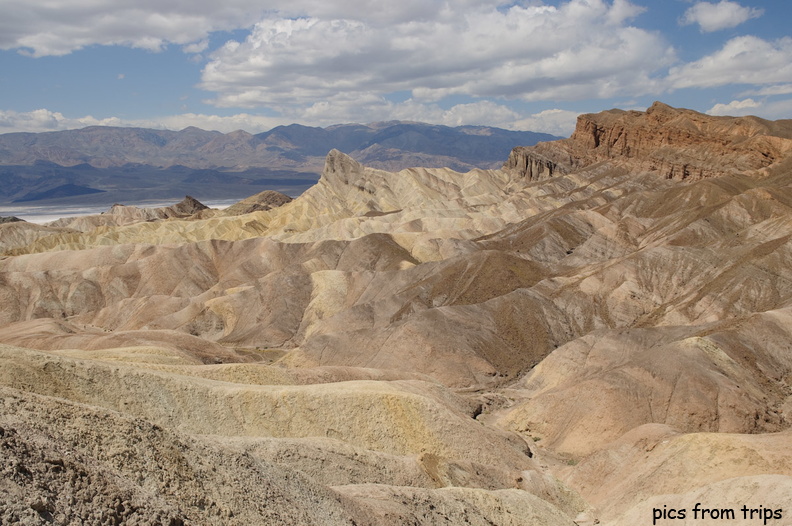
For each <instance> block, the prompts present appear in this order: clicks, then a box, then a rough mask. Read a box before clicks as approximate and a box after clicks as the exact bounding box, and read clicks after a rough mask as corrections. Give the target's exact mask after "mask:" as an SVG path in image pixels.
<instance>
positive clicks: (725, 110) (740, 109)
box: [706, 99, 761, 116]
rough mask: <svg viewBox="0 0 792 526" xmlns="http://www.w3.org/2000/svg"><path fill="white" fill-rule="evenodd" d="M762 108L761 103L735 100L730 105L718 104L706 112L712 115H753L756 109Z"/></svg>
mask: <svg viewBox="0 0 792 526" xmlns="http://www.w3.org/2000/svg"><path fill="white" fill-rule="evenodd" d="M759 107H761V104H760V103H759V102H756V101H755V100H753V99H744V100H733V101H731V102H730V103H728V104H716V105H714V106H713V107H712V108H710V109H709V110H707V111H706V113H708V114H710V115H732V116H741V115H752V112H754V111H756V108H759Z"/></svg>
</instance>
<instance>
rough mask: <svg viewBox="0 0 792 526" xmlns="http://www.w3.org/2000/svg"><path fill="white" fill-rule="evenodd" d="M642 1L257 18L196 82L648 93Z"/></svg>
mask: <svg viewBox="0 0 792 526" xmlns="http://www.w3.org/2000/svg"><path fill="white" fill-rule="evenodd" d="M640 11H641V9H640V8H638V7H636V6H634V5H632V4H630V3H629V2H627V1H626V0H617V1H616V2H614V3H612V4H610V3H607V2H604V1H602V0H571V1H569V2H566V3H564V4H562V5H561V6H560V7H557V8H556V7H552V6H545V5H540V6H533V5H532V6H525V7H524V6H521V5H515V6H512V7H511V8H509V9H508V10H506V11H502V10H497V9H495V8H494V7H493V5H492V4H489V5H488V4H486V3H485V4H480V5H479V4H477V5H475V6H473V5H472V6H471V7H470V8H469V9H467V10H455V11H454V12H452V13H443V14H442V16H440V12H438V13H437V14H436V16H434V17H433V18H426V19H415V20H409V21H405V22H403V23H397V24H389V25H378V24H377V23H376V22H375V21H372V20H368V19H363V18H361V17H350V18H321V17H310V18H301V19H296V20H292V19H284V18H281V17H271V18H267V19H265V20H262V21H261V22H259V23H257V24H256V25H255V27H254V29H253V31H252V33H251V34H250V36H249V37H248V38H246V39H245V40H244V41H243V42H237V41H230V42H228V43H227V44H226V45H225V46H223V47H221V48H220V49H218V50H217V51H216V52H214V53H213V54H212V55H211V56H210V62H209V63H208V64H207V65H206V67H205V68H204V71H203V77H202V79H203V81H202V84H201V87H202V88H203V89H206V90H208V91H213V92H215V93H217V96H216V98H215V99H213V102H214V103H215V104H217V105H218V106H221V107H257V106H272V105H282V104H311V103H313V102H315V101H317V100H318V101H323V100H328V99H332V98H333V97H336V96H338V95H339V94H346V95H347V96H349V97H350V98H352V99H355V98H358V97H363V98H365V97H366V96H367V95H368V94H383V93H390V92H395V91H410V92H411V93H412V96H413V98H414V99H415V100H418V101H422V102H433V101H439V100H441V99H443V98H444V97H447V96H450V95H467V96H473V97H504V98H514V99H523V100H529V101H530V100H539V99H548V98H549V99H553V100H563V99H580V98H590V97H612V96H616V95H619V94H625V93H626V94H645V93H655V92H657V91H658V90H659V89H660V86H659V83H658V81H657V80H656V79H654V78H653V76H654V74H655V72H656V71H658V70H659V68H662V67H663V66H667V65H669V64H670V63H671V62H672V61H673V59H674V55H673V50H672V48H671V47H670V46H669V45H668V44H667V43H666V42H664V41H663V40H662V38H661V37H659V36H658V35H657V34H654V33H651V32H648V31H644V30H641V29H637V28H634V27H630V26H628V25H625V21H626V20H627V19H629V18H630V17H632V16H635V15H636V14H637V13H639V12H640Z"/></svg>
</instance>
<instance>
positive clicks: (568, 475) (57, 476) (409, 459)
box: [0, 102, 792, 526]
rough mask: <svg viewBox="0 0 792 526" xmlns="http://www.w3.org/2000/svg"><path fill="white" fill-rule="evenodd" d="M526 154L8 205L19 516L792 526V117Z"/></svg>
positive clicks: (589, 136)
mask: <svg viewBox="0 0 792 526" xmlns="http://www.w3.org/2000/svg"><path fill="white" fill-rule="evenodd" d="M504 161H505V162H504V164H503V166H502V168H498V169H480V168H478V169H473V170H471V171H468V172H464V173H463V172H457V171H453V170H451V169H449V168H422V167H415V168H409V169H404V170H400V171H398V172H391V171H385V170H383V169H380V168H373V167H369V166H364V165H363V164H360V163H359V162H357V161H355V160H353V159H352V158H351V157H350V156H348V155H346V154H345V153H342V152H341V151H338V150H332V151H330V152H329V153H328V154H327V157H326V160H325V165H324V170H323V172H322V176H321V178H320V180H319V181H318V183H317V184H316V185H314V186H312V187H311V188H309V189H308V190H306V191H305V192H304V193H303V194H302V195H300V196H299V197H297V198H296V199H290V198H288V197H287V196H284V195H282V194H279V193H277V192H263V193H261V194H257V195H255V196H252V197H251V198H249V199H246V200H245V201H243V202H240V203H239V204H238V205H234V206H232V207H230V208H228V209H226V210H213V209H207V208H206V207H204V206H203V205H201V203H199V202H198V201H196V200H194V199H191V198H186V199H185V200H184V201H182V202H180V203H178V204H175V205H173V206H171V207H166V208H158V209H143V208H135V207H129V206H114V207H113V208H112V209H110V210H108V212H106V213H105V214H101V215H96V216H87V217H81V218H72V219H68V220H63V221H58V222H55V223H51V224H48V225H35V224H31V223H27V222H23V221H13V222H2V223H0V305H2V307H1V308H0V393H1V394H2V396H1V397H0V408H2V409H1V410H0V451H2V455H0V470H1V471H2V476H1V477H0V523H2V524H25V525H33V524H97V525H100V524H101V525H103V524H130V525H132V524H140V525H142V524H166V525H172V526H178V525H188V524H194V525H203V524H207V525H226V524H228V525H236V524H238V525H251V524H262V525H270V524H272V525H311V524H313V525H334V524H345V525H358V526H361V525H394V526H396V525H405V524H415V525H445V524H448V525H457V524H470V525H498V526H509V525H529V524H530V525H548V526H549V525H553V526H555V525H559V526H560V525H570V526H571V525H574V524H578V525H593V524H601V525H603V526H605V525H607V526H633V525H643V524H646V525H650V524H651V525H654V524H657V525H675V526H683V525H694V524H695V525H710V524H713V525H714V524H719V525H723V524H746V525H749V524H778V525H781V524H786V523H787V522H789V521H792V447H791V446H792V432H791V431H790V429H789V428H790V425H789V424H790V422H791V421H792V397H791V395H792V390H791V389H790V386H789V383H790V378H791V375H792V273H791V272H790V262H791V261H792V243H790V240H791V239H792V121H789V120H787V121H782V120H779V121H767V120H762V119H759V118H755V117H739V118H735V117H712V116H708V115H704V114H700V113H697V112H694V111H690V110H685V109H679V108H672V107H669V106H667V105H664V104H662V103H659V102H658V103H655V104H654V105H652V106H651V107H650V108H648V109H647V110H646V111H622V110H610V111H605V112H602V113H598V114H586V115H581V116H580V117H579V118H578V122H577V128H576V130H575V132H574V134H573V135H572V136H571V137H570V138H568V139H562V140H557V141H552V142H541V143H539V144H537V145H534V146H527V147H519V148H516V149H514V150H513V151H512V152H511V154H510V155H509V157H508V158H507V159H504ZM703 509H706V510H707V511H708V512H709V513H708V514H706V513H705V512H704V511H702V510H703ZM729 511H731V512H732V513H733V517H732V516H731V515H730V514H729V513H728V512H729ZM768 513H769V515H768Z"/></svg>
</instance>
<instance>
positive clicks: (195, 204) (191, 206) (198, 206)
mask: <svg viewBox="0 0 792 526" xmlns="http://www.w3.org/2000/svg"><path fill="white" fill-rule="evenodd" d="M176 206H177V207H179V209H180V210H185V211H186V210H194V211H196V212H197V211H198V210H206V209H207V208H209V207H208V206H206V205H205V204H203V203H202V202H200V201H199V200H197V199H196V198H194V197H193V196H191V195H187V196H184V199H182V200H181V202H179V203H178V204H176Z"/></svg>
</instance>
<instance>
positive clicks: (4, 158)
mask: <svg viewBox="0 0 792 526" xmlns="http://www.w3.org/2000/svg"><path fill="white" fill-rule="evenodd" d="M556 139H558V137H555V136H552V135H548V134H543V133H534V132H519V131H509V130H503V129H499V128H492V127H485V126H460V127H455V128H452V127H448V126H438V125H431V124H424V123H416V122H400V121H391V122H381V123H373V124H368V125H362V124H341V125H336V126H330V127H328V128H315V127H310V126H302V125H299V124H291V125H289V126H278V127H276V128H273V129H272V130H270V131H267V132H264V133H259V134H256V135H252V134H250V133H247V132H244V131H241V130H238V131H235V132H231V133H226V134H224V133H220V132H217V131H206V130H201V129H199V128H195V127H189V128H185V129H183V130H181V131H169V130H153V129H145V128H115V127H105V126H90V127H87V128H83V129H79V130H68V131H58V132H46V133H8V134H0V186H2V190H0V203H2V202H6V203H7V202H11V201H19V200H20V199H25V200H30V198H31V197H33V198H40V199H49V198H53V197H56V196H57V197H62V196H65V195H66V194H69V195H72V196H73V195H75V192H59V191H55V192H53V190H55V189H57V188H59V187H64V185H67V186H65V188H67V189H69V188H72V189H73V186H75V187H85V189H86V190H83V191H81V192H82V196H86V195H92V196H93V197H92V199H101V200H107V201H108V202H112V201H116V200H118V199H127V200H128V199H140V198H145V197H146V195H147V194H148V193H152V192H153V193H155V194H156V195H155V196H156V197H157V198H166V197H167V198H174V197H179V196H183V195H184V194H185V193H196V186H197V190H199V193H200V191H205V194H204V195H201V196H200V197H201V198H203V199H206V198H216V197H218V196H220V197H244V196H247V195H250V194H253V193H256V192H258V191H261V190H263V189H266V188H273V189H277V190H280V191H284V192H286V193H291V194H293V195H294V194H298V193H300V192H301V191H302V190H304V189H305V188H307V187H308V186H310V185H311V184H313V183H314V182H315V181H316V180H317V179H318V178H319V173H320V172H321V170H322V167H323V165H324V159H325V156H326V154H327V153H328V152H329V151H330V150H332V149H338V150H340V151H343V152H345V153H348V154H349V155H350V156H351V157H352V158H354V159H356V160H358V161H360V162H362V163H365V164H366V165H368V166H372V167H377V168H382V169H387V170H400V169H403V168H407V167H412V166H424V167H449V168H452V169H454V170H458V171H468V170H471V169H473V168H497V167H500V166H501V165H502V164H503V162H504V161H505V160H506V158H507V157H508V155H509V153H510V152H511V150H512V149H513V148H514V147H516V146H530V145H534V144H536V143H537V142H542V141H551V140H556ZM68 185H73V186H68ZM240 186H241V187H240ZM149 190H150V191H151V192H149ZM92 191H93V192H92ZM99 191H101V192H103V195H101V196H98V192H99ZM89 192H91V193H90V194H89ZM231 194H232V195H231Z"/></svg>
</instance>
